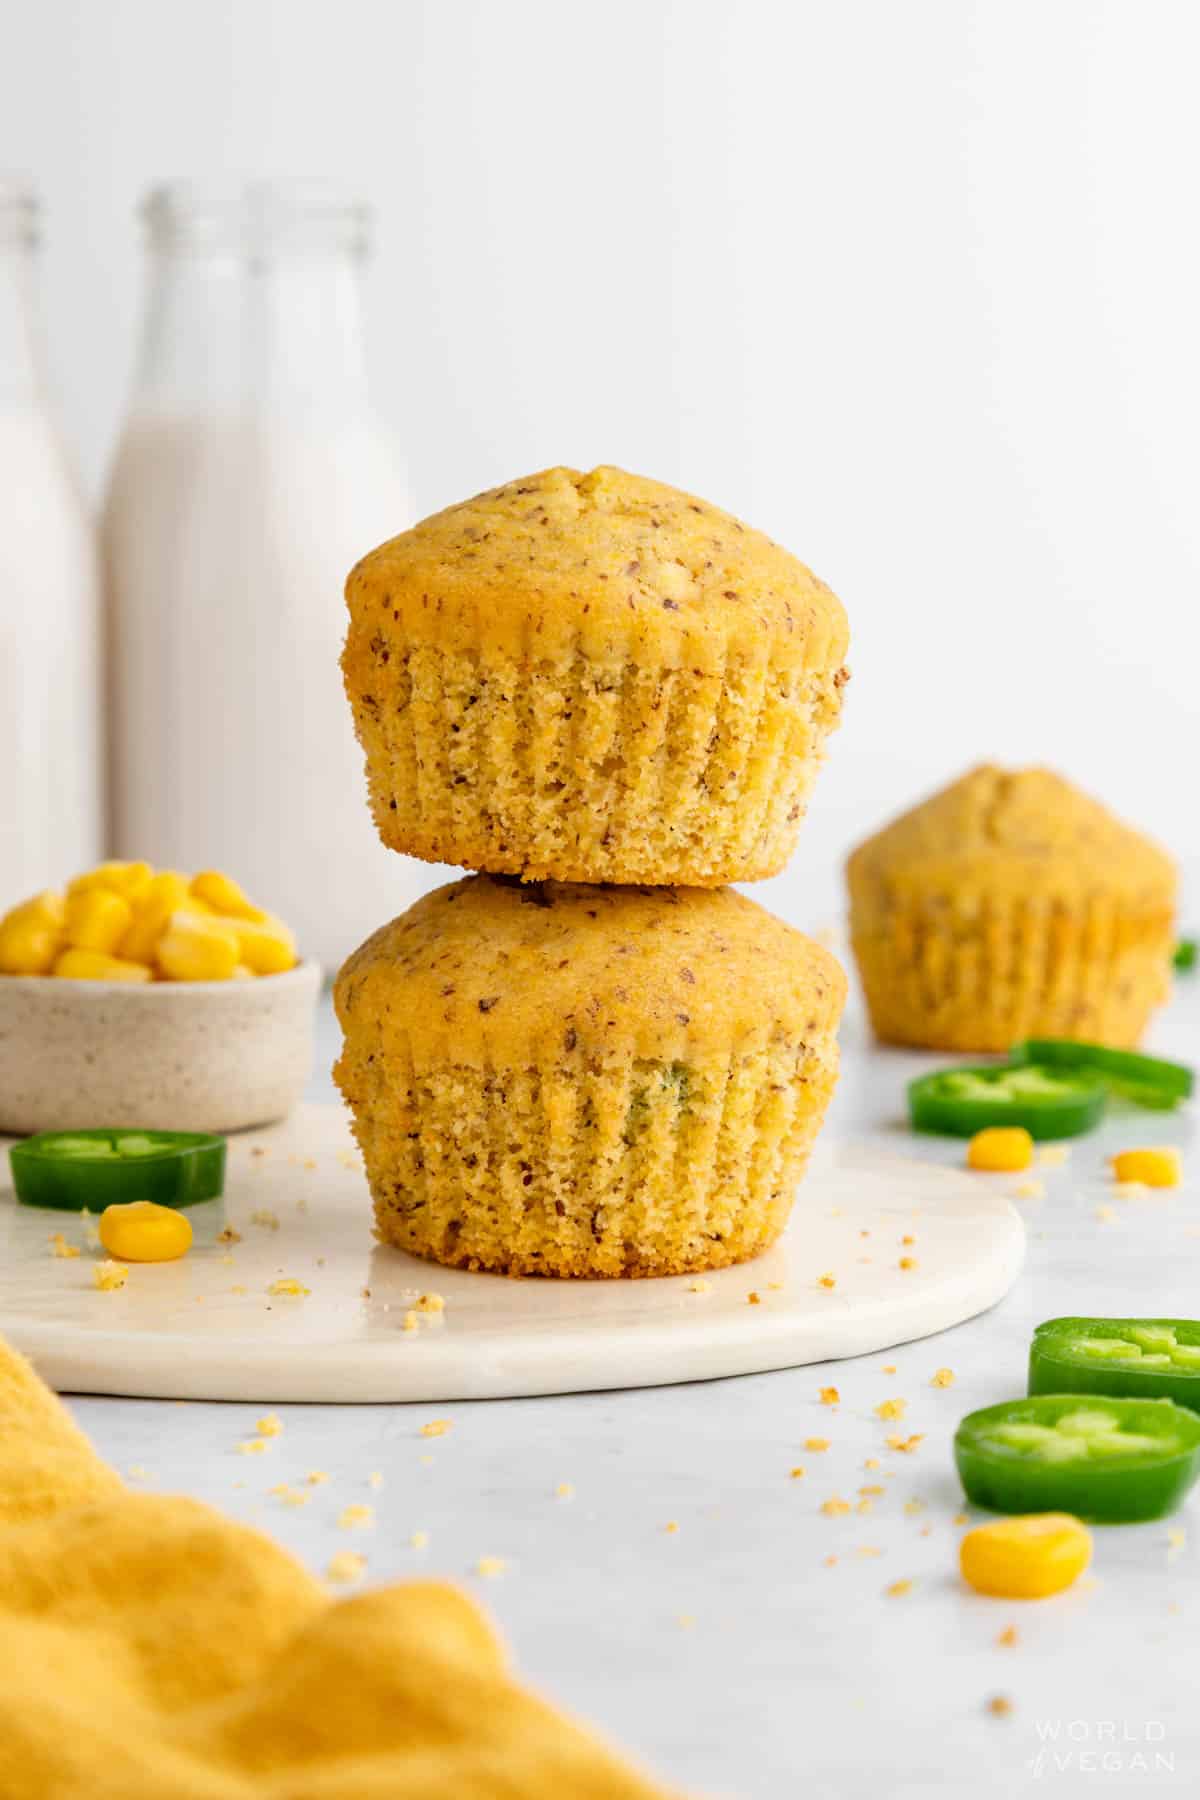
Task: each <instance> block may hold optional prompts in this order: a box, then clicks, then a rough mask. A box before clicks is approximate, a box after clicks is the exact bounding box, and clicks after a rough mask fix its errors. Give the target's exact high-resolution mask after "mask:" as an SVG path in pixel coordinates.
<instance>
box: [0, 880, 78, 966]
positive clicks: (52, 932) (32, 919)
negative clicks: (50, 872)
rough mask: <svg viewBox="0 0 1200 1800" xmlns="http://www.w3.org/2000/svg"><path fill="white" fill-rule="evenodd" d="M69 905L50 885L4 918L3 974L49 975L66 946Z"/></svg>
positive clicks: (0, 934) (0, 939)
mask: <svg viewBox="0 0 1200 1800" xmlns="http://www.w3.org/2000/svg"><path fill="white" fill-rule="evenodd" d="M65 910H66V908H65V905H64V902H63V897H62V895H61V894H56V893H55V891H54V889H53V888H46V889H44V890H43V892H42V893H40V894H35V895H34V896H33V898H32V900H24V901H22V903H21V905H20V906H14V907H13V909H12V911H11V912H7V913H5V915H4V917H3V918H2V919H0V974H3V975H45V974H47V973H48V972H49V970H50V968H51V965H52V964H53V962H54V959H55V957H56V956H57V955H58V952H59V950H60V948H61V947H62V927H63V917H64V914H65Z"/></svg>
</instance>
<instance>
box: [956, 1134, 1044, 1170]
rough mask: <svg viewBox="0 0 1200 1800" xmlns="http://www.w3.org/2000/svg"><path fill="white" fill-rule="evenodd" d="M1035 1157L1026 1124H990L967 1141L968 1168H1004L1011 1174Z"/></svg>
mask: <svg viewBox="0 0 1200 1800" xmlns="http://www.w3.org/2000/svg"><path fill="white" fill-rule="evenodd" d="M1032 1161H1033V1139H1032V1138H1031V1137H1030V1135H1029V1133H1028V1132H1027V1131H1026V1129H1025V1127H1024V1126H1023V1125H989V1126H988V1128H987V1130H986V1131H977V1132H976V1133H975V1136H974V1137H973V1138H972V1139H971V1141H970V1143H969V1144H968V1145H967V1167H968V1169H987V1170H992V1171H995V1170H1003V1171H1004V1172H1005V1173H1008V1174H1011V1173H1013V1172H1014V1171H1016V1170H1018V1169H1027V1168H1028V1167H1029V1165H1030V1163H1031V1162H1032Z"/></svg>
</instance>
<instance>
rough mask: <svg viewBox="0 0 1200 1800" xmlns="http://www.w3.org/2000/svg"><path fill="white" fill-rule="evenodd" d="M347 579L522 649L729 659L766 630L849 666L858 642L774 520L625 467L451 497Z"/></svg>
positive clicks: (488, 642)
mask: <svg viewBox="0 0 1200 1800" xmlns="http://www.w3.org/2000/svg"><path fill="white" fill-rule="evenodd" d="M346 593H347V599H348V602H349V605H350V611H351V616H352V618H354V619H355V622H356V624H357V623H358V621H359V620H360V619H361V628H362V629H364V630H367V631H370V630H371V629H373V628H377V629H379V630H381V631H383V632H384V634H385V636H386V635H388V633H387V627H388V624H389V622H390V623H391V624H392V625H399V626H400V627H401V634H402V636H403V638H404V639H405V641H406V642H407V643H409V644H413V643H421V644H431V645H436V646H437V647H438V648H439V649H441V650H467V651H476V650H484V651H488V650H491V651H496V652H499V653H500V654H501V655H504V656H511V657H517V658H525V657H537V658H543V657H544V658H549V659H551V660H553V661H559V660H561V659H562V658H563V657H564V656H569V655H572V654H573V653H574V652H575V651H576V650H582V651H583V653H584V654H585V655H586V656H587V658H588V660H589V661H591V662H595V663H606V664H609V665H613V664H623V663H625V662H627V661H630V660H632V661H634V662H638V663H644V662H651V663H653V664H654V665H656V666H657V667H661V668H677V667H680V666H682V665H684V664H686V665H687V666H688V667H692V666H694V665H699V666H700V667H703V668H706V669H709V670H720V669H722V668H723V667H724V665H725V663H726V661H727V659H728V657H729V656H730V654H731V652H733V651H735V650H737V649H738V648H739V647H753V646H755V645H757V643H758V641H759V640H760V639H761V638H763V637H765V638H767V639H768V640H770V642H771V644H772V646H773V648H774V655H775V659H776V660H777V662H778V663H779V664H780V665H786V666H792V665H802V666H804V667H806V668H810V669H835V668H837V667H838V665H839V664H840V663H841V662H842V661H843V660H844V658H845V655H846V648H847V643H848V631H847V625H846V615H845V612H844V610H843V608H842V604H841V602H840V600H838V598H837V596H836V595H835V594H833V593H832V592H831V591H830V589H829V588H827V587H826V586H825V583H824V582H823V581H819V580H818V579H817V577H816V576H815V575H814V574H813V573H812V571H811V569H807V568H805V566H804V564H803V563H802V562H799V561H797V559H796V558H795V557H794V556H790V555H789V554H788V552H787V551H786V550H782V549H780V547H779V545H778V544H775V543H773V542H772V541H771V539H770V538H768V537H765V536H764V535H763V533H762V532H760V531H754V530H752V529H751V527H750V526H748V525H743V524H742V522H741V521H740V520H739V519H735V518H734V517H733V516H732V514H730V513H727V512H722V511H721V510H720V508H719V507H716V506H710V505H709V503H708V502H707V501H705V500H699V499H697V498H696V497H695V495H693V494H685V493H682V492H680V491H679V490H678V489H677V488H672V487H668V486H666V485H665V484H664V483H663V482H661V481H650V480H648V479H647V478H646V477H645V476H641V475H629V474H627V473H626V472H625V471H624V470H623V469H613V468H598V469H593V470H592V471H591V472H590V473H589V474H583V473H582V472H581V471H580V470H578V469H563V468H558V469H543V470H542V471H541V472H540V473H538V474H536V475H527V476H524V477H523V478H522V479H520V480H518V481H512V482H508V483H506V485H505V486H503V487H498V488H492V489H490V490H489V491H488V492H487V493H483V494H477V495H476V496H475V497H474V499H471V500H464V501H461V502H460V503H459V504H458V505H457V506H450V507H447V508H446V510H445V511H444V512H440V513H435V514H434V515H433V516H432V517H431V518H428V519H424V520H422V521H421V523H420V524H419V525H415V526H414V527H413V529H412V530H411V531H406V532H404V533H403V535H402V536H400V537H397V538H393V539H392V540H391V541H390V542H389V543H386V544H381V545H380V546H379V548H378V549H377V550H373V551H371V553H370V555H369V556H365V557H364V558H363V559H362V561H361V562H359V563H358V564H357V566H356V567H355V568H354V569H352V570H351V572H350V576H349V578H348V580H347V583H346Z"/></svg>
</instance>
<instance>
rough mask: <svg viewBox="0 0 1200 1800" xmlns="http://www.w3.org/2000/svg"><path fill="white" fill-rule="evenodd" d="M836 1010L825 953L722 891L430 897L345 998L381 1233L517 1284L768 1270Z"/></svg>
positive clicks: (585, 890) (356, 974)
mask: <svg viewBox="0 0 1200 1800" xmlns="http://www.w3.org/2000/svg"><path fill="white" fill-rule="evenodd" d="M844 998H845V976H844V975H843V973H842V970H841V968H840V967H839V965H838V964H837V962H836V961H835V960H834V959H833V957H832V956H830V955H829V953H828V952H827V951H825V950H823V949H821V948H820V946H819V945H817V944H815V943H813V942H812V941H811V940H810V939H808V938H806V937H804V936H803V935H802V934H801V933H800V932H798V931H794V930H792V929H791V927H789V926H787V925H784V924H782V923H781V922H780V921H779V920H778V919H775V918H773V917H772V916H771V915H770V914H769V913H766V912H764V911H763V909H762V908H761V907H759V906H756V905H755V904H754V903H753V902H752V901H750V900H746V899H744V898H743V897H742V896H740V895H738V894H735V893H732V892H730V891H724V890H723V891H718V892H712V891H709V890H703V889H639V888H628V887H626V888H619V887H612V888H596V887H582V886H575V885H570V884H565V885H559V884H556V883H552V882H546V883H539V884H532V885H523V884H521V883H520V882H517V881H515V880H512V879H505V878H495V877H491V876H477V877H475V878H473V879H468V880H465V881H459V882H454V883H452V884H451V885H450V886H448V887H443V888H439V889H437V890H436V891H435V892H434V893H432V894H428V895H426V896H425V898H424V899H423V900H420V901H418V902H417V904H416V905H415V906H414V907H412V908H411V909H410V910H409V911H408V912H407V913H405V914H403V915H402V916H401V917H400V918H399V919H396V920H394V921H393V923H392V924H390V925H386V926H384V928H383V929H382V930H381V931H378V932H376V934H375V935H374V937H372V938H370V939H369V940H368V941H367V943H365V944H364V945H363V946H362V947H361V949H359V950H357V951H356V952H355V954H354V955H353V956H352V957H351V958H350V960H349V961H348V962H347V964H346V965H345V967H344V968H343V969H342V971H341V974H340V975H339V977H338V981H337V985H336V989H335V1000H336V1005H337V1012H338V1018H339V1020H340V1022H341V1025H342V1030H343V1032H344V1034H345V1045H344V1049H343V1052H342V1056H341V1059H340V1061H339V1062H338V1065H337V1068H336V1070H335V1074H336V1077H337V1080H338V1082H339V1084H340V1086H341V1089H342V1092H343V1094H344V1095H345V1097H346V1100H347V1102H348V1103H349V1106H350V1109H351V1111H352V1113H353V1115H354V1128H355V1134H356V1136H357V1139H358V1143H359V1146H360V1148H361V1150H362V1153H363V1161H364V1163H365V1165H366V1170H367V1175H368V1179H369V1181H370V1185H371V1191H372V1195H373V1197H374V1202H375V1217H376V1229H377V1234H378V1236H379V1237H380V1239H381V1240H382V1241H383V1242H385V1243H390V1244H395V1245H398V1246H399V1247H400V1248H401V1249H404V1250H408V1251H411V1252H412V1253H414V1254H415V1255H419V1256H425V1257H429V1258H432V1259H433V1260H434V1261H437V1262H441V1263H447V1264H454V1265H458V1266H462V1267H467V1268H477V1269H495V1270H502V1271H506V1272H508V1273H511V1274H535V1273H544V1274H548V1275H566V1276H619V1275H667V1274H680V1273H686V1272H699V1271H703V1270H706V1269H713V1268H718V1267H720V1266H722V1265H724V1264H727V1263H734V1262H740V1261H743V1260H745V1259H746V1258H747V1257H751V1256H755V1255H757V1254H758V1252H759V1251H761V1250H764V1249H765V1248H766V1247H767V1246H768V1245H769V1244H770V1243H771V1242H772V1241H773V1240H774V1239H775V1238H776V1237H777V1236H778V1234H779V1232H780V1231H781V1230H782V1228H783V1225H784V1223H785V1221H786V1219H787V1216H788V1213H789V1210H790V1208H791V1204H792V1194H793V1190H794V1187H795V1184H796V1182H797V1180H798V1179H799V1177H800V1175H801V1173H802V1171H803V1169H804V1166H805V1163H806V1162H807V1159H808V1155H809V1151H810V1149H811V1147H812V1143H813V1140H814V1139H815V1137H816V1134H817V1132H818V1130H819V1128H820V1125H821V1121H822V1119H823V1117H824V1114H825V1110H826V1107H827V1105H828V1103H829V1099H830V1097H831V1095H832V1092H833V1088H834V1083H835V1081H836V1077H837V1043H836V1038H835V1031H836V1027H837V1023H838V1018H839V1015H840V1013H841V1009H842V1003H843V1000H844Z"/></svg>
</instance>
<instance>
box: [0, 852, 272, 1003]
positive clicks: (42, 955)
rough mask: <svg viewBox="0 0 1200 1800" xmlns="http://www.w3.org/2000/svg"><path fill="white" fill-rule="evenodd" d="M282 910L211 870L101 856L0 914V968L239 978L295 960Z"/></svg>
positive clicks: (89, 977) (113, 977)
mask: <svg viewBox="0 0 1200 1800" xmlns="http://www.w3.org/2000/svg"><path fill="white" fill-rule="evenodd" d="M296 960H297V958H296V939H295V936H294V934H293V933H292V931H291V930H290V929H289V927H288V926H287V925H285V924H284V922H283V920H282V919H278V918H275V917H274V916H273V915H272V914H271V913H268V912H265V911H264V910H263V909H262V907H260V906H255V905H254V904H253V902H252V901H250V900H249V899H247V897H246V895H245V894H244V893H243V892H242V889H241V888H240V887H239V886H238V884H237V882H236V881H234V880H232V879H231V877H230V876H228V875H223V874H222V873H221V872H220V870H218V869H205V870H203V871H202V872H201V873H200V874H198V875H182V874H180V873H179V871H178V870H177V869H159V870H157V871H156V870H155V869H153V868H151V866H150V864H149V863H146V862H104V863H100V864H98V865H97V867H96V868H94V869H89V870H87V871H86V872H85V873H84V874H82V875H77V876H76V877H75V879H74V880H73V881H71V882H69V883H68V885H67V888H66V891H65V892H62V893H60V892H59V891H58V890H57V889H55V888H45V889H43V891H42V892H41V893H40V894H34V895H33V897H32V898H31V899H29V900H24V901H22V902H21V904H20V905H19V906H14V907H13V908H12V910H11V911H10V912H7V913H5V914H4V916H3V918H0V975H49V976H57V977H59V978H65V979H67V980H74V981H128V982H146V981H243V980H253V979H254V978H255V977H257V976H260V975H281V974H283V973H284V971H285V970H287V969H291V968H294V967H295V965H296Z"/></svg>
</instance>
